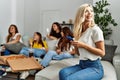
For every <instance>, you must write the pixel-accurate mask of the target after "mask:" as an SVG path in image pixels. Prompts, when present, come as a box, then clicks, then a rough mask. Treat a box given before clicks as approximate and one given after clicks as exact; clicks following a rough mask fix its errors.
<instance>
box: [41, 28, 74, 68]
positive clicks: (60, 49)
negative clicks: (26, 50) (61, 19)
mask: <svg viewBox="0 0 120 80" xmlns="http://www.w3.org/2000/svg"><path fill="white" fill-rule="evenodd" d="M61 34H62V37H61V38H60V40H59V41H58V44H57V48H56V50H55V51H54V50H53V51H51V50H50V51H48V52H47V53H46V55H45V56H44V58H43V60H42V61H41V62H40V64H41V65H42V66H43V68H44V67H47V66H48V65H49V63H50V61H51V60H52V59H54V60H62V59H66V58H73V57H74V54H75V48H74V47H73V46H72V45H71V43H70V40H69V39H67V36H71V37H72V38H73V33H72V32H71V31H70V29H69V28H68V27H64V28H63V29H62V32H61Z"/></svg>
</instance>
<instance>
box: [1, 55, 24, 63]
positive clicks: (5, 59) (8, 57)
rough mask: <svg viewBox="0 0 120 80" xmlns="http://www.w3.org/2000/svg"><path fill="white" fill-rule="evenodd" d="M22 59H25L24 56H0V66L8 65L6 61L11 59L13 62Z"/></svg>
mask: <svg viewBox="0 0 120 80" xmlns="http://www.w3.org/2000/svg"><path fill="white" fill-rule="evenodd" d="M19 58H20V59H21V58H22V59H23V58H26V57H25V56H24V55H6V56H0V65H8V62H7V60H8V59H10V60H11V59H12V60H15V59H19Z"/></svg>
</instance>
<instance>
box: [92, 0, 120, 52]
mask: <svg viewBox="0 0 120 80" xmlns="http://www.w3.org/2000/svg"><path fill="white" fill-rule="evenodd" d="M96 1H99V0H93V2H94V3H95V2H96ZM108 2H109V3H110V4H111V5H110V6H109V11H110V12H111V13H112V16H113V18H114V19H115V21H116V22H117V23H118V25H117V26H116V27H112V29H113V34H112V36H111V39H112V40H114V44H115V45H118V47H117V50H116V53H120V37H119V34H120V16H119V14H120V10H119V9H120V4H119V3H120V1H119V0H108ZM111 26H112V25H111Z"/></svg>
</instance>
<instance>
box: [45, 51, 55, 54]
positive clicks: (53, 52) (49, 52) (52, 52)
mask: <svg viewBox="0 0 120 80" xmlns="http://www.w3.org/2000/svg"><path fill="white" fill-rule="evenodd" d="M47 54H49V55H55V54H56V52H55V51H48V52H47Z"/></svg>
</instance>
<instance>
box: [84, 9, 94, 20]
mask: <svg viewBox="0 0 120 80" xmlns="http://www.w3.org/2000/svg"><path fill="white" fill-rule="evenodd" d="M93 17H94V12H93V9H92V8H91V7H87V8H86V10H85V21H86V22H91V21H92V20H93Z"/></svg>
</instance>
